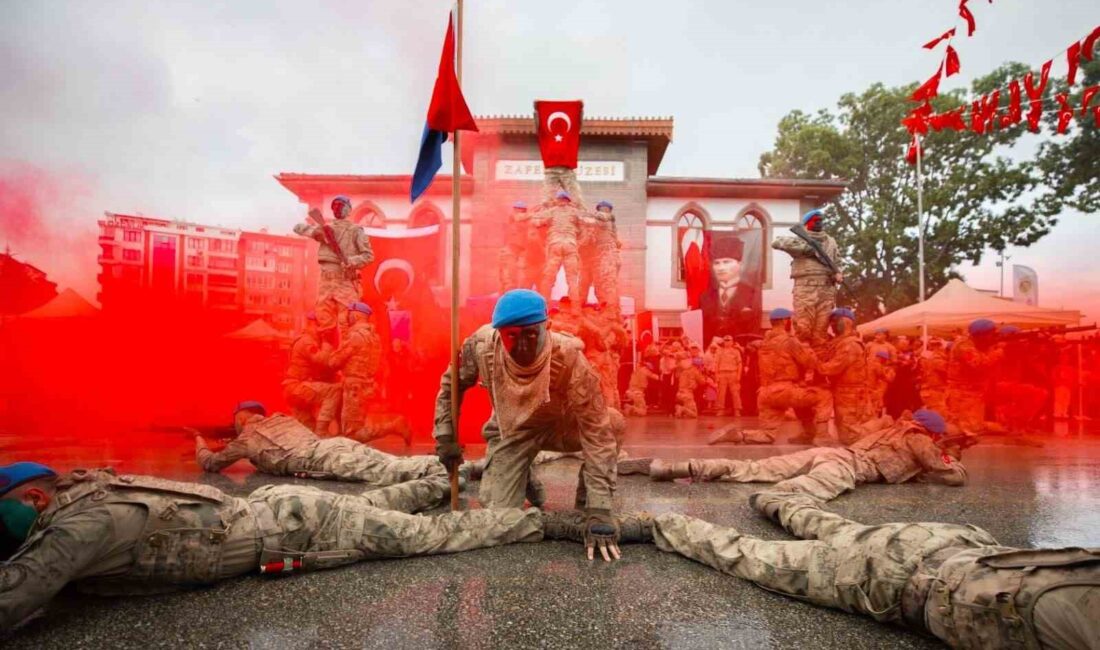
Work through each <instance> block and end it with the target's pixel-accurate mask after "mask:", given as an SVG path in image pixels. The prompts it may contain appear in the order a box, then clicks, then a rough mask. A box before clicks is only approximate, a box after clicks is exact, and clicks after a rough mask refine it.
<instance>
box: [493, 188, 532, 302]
mask: <svg viewBox="0 0 1100 650" xmlns="http://www.w3.org/2000/svg"><path fill="white" fill-rule="evenodd" d="M528 227H529V223H528V216H527V204H526V203H524V202H523V201H516V202H515V203H514V204H512V214H511V216H510V217H509V220H508V224H507V225H506V226H505V228H506V229H507V232H506V234H505V241H504V247H503V248H501V249H500V292H501V293H504V292H505V291H508V290H509V289H520V288H523V289H529V288H531V285H530V284H529V283H528V278H529V277H530V275H529V274H528V270H527V237H528V233H527V231H528Z"/></svg>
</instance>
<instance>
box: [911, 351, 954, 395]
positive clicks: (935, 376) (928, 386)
mask: <svg viewBox="0 0 1100 650" xmlns="http://www.w3.org/2000/svg"><path fill="white" fill-rule="evenodd" d="M917 367H918V369H919V372H920V387H921V389H922V390H935V389H937V388H943V387H944V386H946V385H947V355H946V354H944V353H943V352H933V353H932V356H930V357H921V359H920V361H919V362H918V366H917Z"/></svg>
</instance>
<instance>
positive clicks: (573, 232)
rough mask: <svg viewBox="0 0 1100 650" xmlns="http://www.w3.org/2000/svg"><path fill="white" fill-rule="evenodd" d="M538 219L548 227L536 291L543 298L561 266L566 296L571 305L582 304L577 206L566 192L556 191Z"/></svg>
mask: <svg viewBox="0 0 1100 650" xmlns="http://www.w3.org/2000/svg"><path fill="white" fill-rule="evenodd" d="M544 212H545V216H541V217H540V218H541V219H542V220H544V221H548V222H549V224H550V229H549V230H548V231H547V233H546V265H545V266H544V267H543V270H542V282H541V283H540V284H539V293H541V294H542V295H543V297H544V298H546V299H547V300H549V299H550V290H551V289H552V288H553V287H554V281H555V280H557V277H558V269H560V268H563V267H564V268H565V283H566V284H567V285H568V287H567V289H568V294H569V298H570V299H571V300H572V302H573V304H574V305H580V304H582V303H583V299H582V296H581V295H580V290H581V284H580V257H579V255H578V253H577V222H578V218H577V215H578V213H579V209H578V208H577V207H576V206H575V205H573V203H572V199H571V198H570V196H569V194H568V193H566V192H558V193H557V195H556V196H555V197H554V202H553V204H552V205H551V206H550V207H549V208H547V209H546V210H545V211H544Z"/></svg>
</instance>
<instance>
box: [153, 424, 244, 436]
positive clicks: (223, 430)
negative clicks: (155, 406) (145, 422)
mask: <svg viewBox="0 0 1100 650" xmlns="http://www.w3.org/2000/svg"><path fill="white" fill-rule="evenodd" d="M149 429H150V430H151V431H180V432H183V433H186V434H188V435H192V436H202V437H203V438H216V439H219V440H228V439H229V438H236V437H237V429H236V428H235V427H234V426H233V425H232V424H219V425H203V426H196V427H193V426H189V425H185V424H154V425H152V426H150V427H149Z"/></svg>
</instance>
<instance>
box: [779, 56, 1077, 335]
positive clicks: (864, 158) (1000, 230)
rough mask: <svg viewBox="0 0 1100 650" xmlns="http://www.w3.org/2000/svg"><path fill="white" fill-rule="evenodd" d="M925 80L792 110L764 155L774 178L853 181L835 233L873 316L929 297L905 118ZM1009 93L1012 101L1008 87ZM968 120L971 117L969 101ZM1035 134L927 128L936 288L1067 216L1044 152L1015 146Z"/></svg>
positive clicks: (1007, 76)
mask: <svg viewBox="0 0 1100 650" xmlns="http://www.w3.org/2000/svg"><path fill="white" fill-rule="evenodd" d="M1026 72H1027V68H1026V66H1023V65H1020V64H1008V65H1006V66H1003V67H1002V68H1000V69H998V70H996V71H995V72H993V73H992V74H990V75H988V76H986V77H983V78H981V79H978V80H976V81H975V82H974V84H973V86H972V90H973V92H974V94H975V96H980V95H981V94H982V93H985V92H988V91H992V90H994V89H997V88H1004V87H1006V86H1007V84H1008V82H1009V81H1010V80H1012V79H1019V78H1022V77H1023V75H1024V74H1025V73H1026ZM915 87H916V86H915V85H910V86H906V87H900V88H887V87H885V86H884V85H882V84H875V85H873V86H871V87H870V88H868V89H867V90H865V91H863V92H862V93H859V94H854V93H849V94H846V95H844V96H843V97H841V98H840V101H839V102H838V104H837V108H836V110H835V111H830V110H821V111H819V112H818V113H817V114H816V115H808V114H806V113H803V112H801V111H794V112H791V113H790V114H788V115H787V116H785V117H784V118H783V119H782V120H781V121H780V122H779V134H778V137H777V138H776V141H775V147H774V149H773V150H772V151H769V152H766V153H764V154H763V155H762V156H761V157H760V164H759V169H760V173H761V175H762V176H765V177H785V178H803V179H819V180H825V179H844V180H847V181H848V182H849V185H848V190H847V191H846V192H844V193H843V194H842V195H841V196H840V197H839V198H838V199H837V200H836V201H835V202H834V203H833V204H832V205H830V206H829V207H828V208H827V209H826V213H827V214H828V215H829V216H830V217H831V219H829V220H828V221H827V229H828V230H829V232H831V233H832V234H833V235H834V236H835V237H836V239H837V242H838V244H839V245H840V248H841V251H842V252H843V254H844V256H845V265H846V269H847V270H846V275H847V276H848V280H849V284H851V285H852V286H853V287H854V288H855V291H856V294H857V298H856V302H857V303H858V304H857V307H858V309H859V311H860V316H861V320H862V319H864V318H873V317H876V316H878V315H881V314H883V313H885V312H889V311H893V310H894V309H897V308H899V307H903V306H905V305H908V304H911V303H913V302H915V301H916V300H917V294H918V252H917V251H918V243H917V241H918V238H917V184H916V167H915V166H913V165H910V164H908V163H907V162H906V161H905V150H906V148H907V146H908V145H909V142H910V136H909V133H908V132H907V131H906V130H905V128H904V127H903V126H902V125H901V120H902V118H903V117H904V116H905V115H906V114H907V113H908V112H909V111H910V110H912V109H913V107H914V104H913V102H911V101H910V100H909V96H910V95H911V94H912V92H913V90H914V88H915ZM1002 95H1005V96H1004V97H1002V99H1001V104H1002V106H1007V103H1008V98H1007V93H1002ZM965 99H966V97H965V94H964V92H963V91H954V92H950V93H945V94H943V95H940V96H939V97H937V98H936V99H935V100H934V101H933V102H932V104H933V108H934V109H935V110H936V112H939V113H943V112H946V111H949V110H951V109H954V108H957V107H959V106H962V105H963V104H964V102H965ZM1026 109H1027V106H1026V97H1025V106H1024V110H1025V112H1026ZM967 117H968V120H967V121H968V122H969V109H968V110H967ZM1025 131H1026V122H1021V123H1020V124H1018V125H1015V126H1012V127H1008V128H1004V129H997V130H995V131H992V132H987V133H985V134H977V133H974V132H972V131H969V130H968V131H962V132H954V131H948V130H945V131H942V132H939V133H936V132H930V133H929V134H928V135H927V136H925V138H924V156H923V160H922V170H923V176H924V184H923V187H924V197H923V201H924V214H925V227H924V245H925V282H926V289H925V291H926V294H927V295H930V294H931V293H932V292H934V291H936V290H937V289H939V288H940V287H941V286H943V285H944V284H945V283H946V282H947V281H948V280H949V279H950V278H952V277H957V274H956V272H955V271H954V269H955V268H957V267H958V265H959V264H961V263H963V262H973V263H977V262H980V261H981V258H982V255H983V253H984V252H985V251H986V250H988V249H990V248H993V249H995V250H1003V249H1004V248H1006V247H1007V246H1028V245H1030V244H1033V243H1035V242H1036V241H1038V240H1039V239H1040V238H1041V237H1043V236H1044V235H1046V234H1047V233H1049V232H1050V229H1051V227H1052V226H1053V225H1054V224H1055V223H1056V215H1057V214H1058V212H1059V211H1060V206H1061V203H1062V201H1063V199H1062V198H1060V197H1059V196H1057V195H1056V193H1055V192H1052V191H1051V190H1050V188H1049V187H1047V186H1046V184H1045V182H1044V181H1045V177H1044V173H1043V171H1044V168H1042V166H1041V165H1040V164H1039V163H1038V162H1036V160H1035V159H1033V157H1029V158H1028V159H1023V160H1020V159H1018V158H1019V155H1018V154H1019V152H1018V151H1016V150H1015V149H1013V148H1012V145H1014V144H1015V143H1016V142H1017V141H1018V140H1019V139H1020V138H1021V136H1022V135H1023V134H1024V133H1025ZM1018 149H1019V148H1018ZM1033 149H1034V148H1033ZM1050 155H1052V156H1053V155H1055V154H1053V153H1051V154H1050ZM1094 160H1095V158H1094ZM1046 176H1050V174H1047V175H1046Z"/></svg>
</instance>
